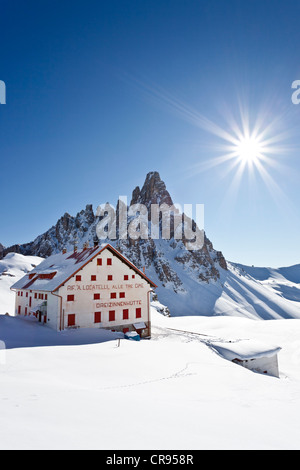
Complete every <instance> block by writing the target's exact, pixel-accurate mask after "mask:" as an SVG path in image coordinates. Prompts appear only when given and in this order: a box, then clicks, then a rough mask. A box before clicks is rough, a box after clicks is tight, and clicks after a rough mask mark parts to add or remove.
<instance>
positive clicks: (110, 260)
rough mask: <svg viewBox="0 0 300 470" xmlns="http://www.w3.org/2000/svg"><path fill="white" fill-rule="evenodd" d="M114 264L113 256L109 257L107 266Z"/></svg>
mask: <svg viewBox="0 0 300 470" xmlns="http://www.w3.org/2000/svg"><path fill="white" fill-rule="evenodd" d="M111 265H112V258H107V266H111Z"/></svg>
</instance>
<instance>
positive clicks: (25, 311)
mask: <svg viewBox="0 0 300 470" xmlns="http://www.w3.org/2000/svg"><path fill="white" fill-rule="evenodd" d="M25 315H27V307H25Z"/></svg>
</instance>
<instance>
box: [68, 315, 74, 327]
mask: <svg viewBox="0 0 300 470" xmlns="http://www.w3.org/2000/svg"><path fill="white" fill-rule="evenodd" d="M68 326H75V313H70V314H69V315H68Z"/></svg>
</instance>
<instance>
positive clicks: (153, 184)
mask: <svg viewBox="0 0 300 470" xmlns="http://www.w3.org/2000/svg"><path fill="white" fill-rule="evenodd" d="M133 204H144V205H145V206H146V207H147V208H149V207H150V205H151V204H159V205H160V204H168V205H169V206H172V205H173V201H172V198H171V196H170V194H169V193H168V191H167V189H166V185H165V183H164V182H163V181H162V180H161V179H160V176H159V173H158V172H157V171H153V172H150V173H148V174H147V176H146V180H145V183H144V185H143V187H142V189H141V190H140V188H139V187H138V186H137V187H136V188H135V189H134V191H133V193H132V199H131V203H130V205H133Z"/></svg>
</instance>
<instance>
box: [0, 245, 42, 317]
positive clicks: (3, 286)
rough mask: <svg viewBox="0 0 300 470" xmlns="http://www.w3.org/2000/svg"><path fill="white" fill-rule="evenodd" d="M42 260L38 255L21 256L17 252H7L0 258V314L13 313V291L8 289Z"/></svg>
mask: <svg viewBox="0 0 300 470" xmlns="http://www.w3.org/2000/svg"><path fill="white" fill-rule="evenodd" d="M42 260H43V258H40V257H39V256H23V255H20V254H18V253H8V254H7V255H6V257H5V258H4V259H2V260H0V314H3V313H9V314H13V312H14V305H15V293H14V292H11V291H10V287H11V286H12V285H13V284H14V283H15V282H17V281H18V280H19V279H20V278H21V277H23V276H24V274H25V273H28V272H29V271H31V270H32V269H33V268H34V267H35V266H37V265H38V264H40V262H41V261H42Z"/></svg>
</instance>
